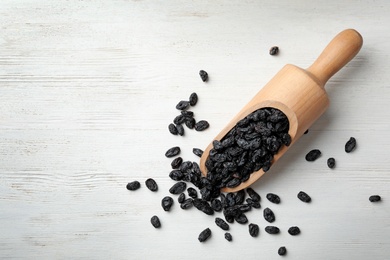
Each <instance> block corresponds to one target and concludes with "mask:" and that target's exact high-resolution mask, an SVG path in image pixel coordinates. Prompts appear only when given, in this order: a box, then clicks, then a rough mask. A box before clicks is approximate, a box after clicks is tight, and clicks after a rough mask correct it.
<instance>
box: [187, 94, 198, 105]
mask: <svg viewBox="0 0 390 260" xmlns="http://www.w3.org/2000/svg"><path fill="white" fill-rule="evenodd" d="M189 102H190V106H195V105H196V103H198V95H197V94H196V93H195V92H194V93H192V94H191V95H190V98H189Z"/></svg>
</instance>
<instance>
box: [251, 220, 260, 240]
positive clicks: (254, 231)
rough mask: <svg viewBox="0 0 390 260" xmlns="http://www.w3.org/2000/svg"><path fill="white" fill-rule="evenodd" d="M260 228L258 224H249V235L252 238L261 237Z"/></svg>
mask: <svg viewBox="0 0 390 260" xmlns="http://www.w3.org/2000/svg"><path fill="white" fill-rule="evenodd" d="M259 231H260V229H259V226H258V225H257V224H253V223H251V224H249V234H250V235H251V236H252V237H257V236H258V235H259Z"/></svg>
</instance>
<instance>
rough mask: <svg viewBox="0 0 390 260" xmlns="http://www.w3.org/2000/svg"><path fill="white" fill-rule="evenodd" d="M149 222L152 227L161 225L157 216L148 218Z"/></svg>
mask: <svg viewBox="0 0 390 260" xmlns="http://www.w3.org/2000/svg"><path fill="white" fill-rule="evenodd" d="M150 223H152V225H153V227H155V228H159V227H161V222H160V219H159V218H158V217H157V216H153V217H152V218H151V219H150Z"/></svg>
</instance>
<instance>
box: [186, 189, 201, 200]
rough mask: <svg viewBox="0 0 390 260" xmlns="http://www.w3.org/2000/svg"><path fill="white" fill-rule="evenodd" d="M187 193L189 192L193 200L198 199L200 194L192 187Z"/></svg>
mask: <svg viewBox="0 0 390 260" xmlns="http://www.w3.org/2000/svg"><path fill="white" fill-rule="evenodd" d="M187 192H188V196H190V197H191V198H193V199H196V198H197V197H198V192H197V191H196V190H195V189H194V188H192V187H189V188H188V189H187Z"/></svg>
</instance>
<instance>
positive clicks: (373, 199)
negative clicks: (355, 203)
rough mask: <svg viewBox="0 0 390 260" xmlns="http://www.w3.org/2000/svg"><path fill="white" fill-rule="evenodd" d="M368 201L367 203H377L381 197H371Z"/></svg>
mask: <svg viewBox="0 0 390 260" xmlns="http://www.w3.org/2000/svg"><path fill="white" fill-rule="evenodd" d="M368 199H369V201H371V202H378V201H380V200H381V196H379V195H372V196H370V197H369V198H368Z"/></svg>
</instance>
